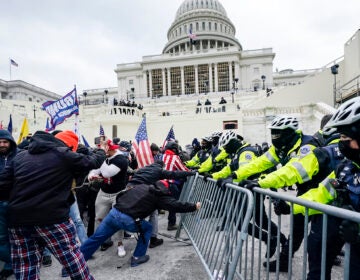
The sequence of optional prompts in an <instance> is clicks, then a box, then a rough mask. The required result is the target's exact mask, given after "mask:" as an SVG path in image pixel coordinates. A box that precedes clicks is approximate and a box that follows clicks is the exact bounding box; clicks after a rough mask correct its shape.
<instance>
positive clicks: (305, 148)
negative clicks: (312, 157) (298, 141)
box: [300, 145, 311, 156]
mask: <svg viewBox="0 0 360 280" xmlns="http://www.w3.org/2000/svg"><path fill="white" fill-rule="evenodd" d="M310 152H311V149H310V147H309V146H308V145H305V146H302V147H301V148H300V155H302V156H303V155H307V154H308V153H310Z"/></svg>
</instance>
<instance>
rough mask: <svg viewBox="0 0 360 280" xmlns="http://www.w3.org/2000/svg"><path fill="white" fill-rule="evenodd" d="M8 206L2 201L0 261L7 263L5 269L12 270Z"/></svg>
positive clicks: (0, 211)
mask: <svg viewBox="0 0 360 280" xmlns="http://www.w3.org/2000/svg"><path fill="white" fill-rule="evenodd" d="M8 205H9V203H8V202H7V201H0V260H1V261H3V262H5V265H4V269H11V252H10V240H9V232H8V207H9V206H8Z"/></svg>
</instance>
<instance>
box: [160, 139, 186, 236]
mask: <svg viewBox="0 0 360 280" xmlns="http://www.w3.org/2000/svg"><path fill="white" fill-rule="evenodd" d="M179 153H180V146H179V144H178V143H176V142H174V141H169V142H168V143H167V144H166V146H165V152H164V155H163V158H162V160H163V162H164V163H165V169H166V170H169V171H176V170H180V171H190V170H189V169H188V168H187V167H186V166H185V164H184V163H183V162H182V161H181V159H180V157H179ZM168 182H169V188H170V192H171V194H172V195H173V197H174V198H175V199H179V197H180V194H181V191H182V187H183V185H184V180H182V179H176V180H174V179H170V180H168ZM177 228H178V226H177V224H176V213H175V212H174V211H169V215H168V227H167V230H176V229H177Z"/></svg>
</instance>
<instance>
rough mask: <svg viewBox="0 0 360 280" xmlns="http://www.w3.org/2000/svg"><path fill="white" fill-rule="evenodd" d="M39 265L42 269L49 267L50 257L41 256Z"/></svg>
mask: <svg viewBox="0 0 360 280" xmlns="http://www.w3.org/2000/svg"><path fill="white" fill-rule="evenodd" d="M41 263H42V265H43V266H44V267H48V266H51V265H52V259H51V256H43V258H42V261H41Z"/></svg>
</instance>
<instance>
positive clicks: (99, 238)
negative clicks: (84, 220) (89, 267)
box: [80, 208, 152, 260]
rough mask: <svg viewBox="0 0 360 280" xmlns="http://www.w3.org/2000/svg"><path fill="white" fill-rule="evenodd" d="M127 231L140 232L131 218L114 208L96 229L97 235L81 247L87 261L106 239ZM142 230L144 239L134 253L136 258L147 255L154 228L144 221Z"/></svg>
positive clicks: (140, 239) (139, 242)
mask: <svg viewBox="0 0 360 280" xmlns="http://www.w3.org/2000/svg"><path fill="white" fill-rule="evenodd" d="M121 229H122V230H126V231H129V232H138V231H139V229H138V226H137V225H136V224H135V221H134V219H133V218H131V217H130V216H128V215H126V214H124V213H122V212H120V211H119V210H117V209H116V208H112V209H111V210H110V212H109V214H107V215H106V217H105V218H104V220H103V221H102V222H101V224H100V225H99V226H98V228H97V229H96V231H95V233H94V234H93V235H92V236H90V237H89V238H88V239H87V240H86V241H85V243H84V244H82V245H81V247H80V250H81V252H82V253H83V255H84V257H85V260H88V259H90V258H91V256H92V255H93V254H94V253H95V251H96V250H97V249H98V248H99V247H100V245H101V244H103V243H104V242H105V240H106V239H108V238H109V237H111V236H112V235H113V234H114V233H116V232H117V231H119V230H121ZM141 229H142V231H143V237H144V238H141V237H140V238H139V239H138V241H137V245H136V248H135V251H134V254H133V255H134V257H142V256H144V255H145V254H146V250H147V248H148V245H149V240H150V237H151V232H152V226H151V224H150V223H149V222H147V221H144V220H142V221H141Z"/></svg>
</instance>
